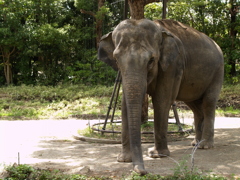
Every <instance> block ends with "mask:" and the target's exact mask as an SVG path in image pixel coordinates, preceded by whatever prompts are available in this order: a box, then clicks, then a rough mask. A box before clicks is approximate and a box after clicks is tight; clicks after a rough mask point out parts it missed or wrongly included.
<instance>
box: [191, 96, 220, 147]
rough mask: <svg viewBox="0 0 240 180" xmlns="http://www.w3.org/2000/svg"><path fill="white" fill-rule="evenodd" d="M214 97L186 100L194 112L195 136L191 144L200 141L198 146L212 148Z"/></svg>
mask: <svg viewBox="0 0 240 180" xmlns="http://www.w3.org/2000/svg"><path fill="white" fill-rule="evenodd" d="M216 102H217V100H216V98H214V97H211V96H204V97H203V99H201V100H196V101H192V102H186V104H187V105H188V106H189V107H190V108H191V109H192V111H193V113H194V125H195V130H196V136H195V139H194V141H193V142H192V145H193V146H195V145H196V144H197V143H199V142H201V143H200V144H199V145H198V147H199V148H203V149H204V148H213V143H214V140H213V137H214V121H215V107H216Z"/></svg>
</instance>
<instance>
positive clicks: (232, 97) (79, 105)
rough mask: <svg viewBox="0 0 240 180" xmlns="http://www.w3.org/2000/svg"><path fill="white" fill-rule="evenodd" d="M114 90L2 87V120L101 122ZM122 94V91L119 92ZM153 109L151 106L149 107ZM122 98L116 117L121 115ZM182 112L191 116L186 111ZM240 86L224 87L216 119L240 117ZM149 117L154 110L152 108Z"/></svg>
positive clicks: (84, 87)
mask: <svg viewBox="0 0 240 180" xmlns="http://www.w3.org/2000/svg"><path fill="white" fill-rule="evenodd" d="M112 91H113V87H106V86H94V87H88V86H85V85H60V86H55V87H46V86H26V85H22V86H8V87H1V88H0V119H7V120H18V119H49V118H53V119H65V118H71V117H74V118H81V119H99V118H101V119H102V118H104V117H105V115H106V112H107V108H108V106H109V101H110V97H111V94H112ZM120 94H121V92H120ZM149 107H151V105H150V106H149ZM120 109H121V97H119V98H118V103H117V108H116V113H115V115H116V116H117V117H120V115H121V111H120ZM179 110H180V111H179V112H181V113H183V114H184V115H185V114H191V113H189V112H190V111H189V110H186V108H183V109H179ZM239 114H240V84H237V85H225V86H224V87H223V89H222V92H221V95H220V99H219V102H218V107H217V111H216V115H217V116H239ZM149 116H150V118H152V117H153V110H152V108H149Z"/></svg>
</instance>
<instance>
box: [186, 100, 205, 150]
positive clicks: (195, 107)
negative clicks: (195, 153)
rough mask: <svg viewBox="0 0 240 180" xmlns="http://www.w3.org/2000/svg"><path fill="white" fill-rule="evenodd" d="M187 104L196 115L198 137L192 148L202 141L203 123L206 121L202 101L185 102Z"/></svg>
mask: <svg viewBox="0 0 240 180" xmlns="http://www.w3.org/2000/svg"><path fill="white" fill-rule="evenodd" d="M185 103H186V104H187V105H188V107H189V108H190V109H191V110H192V111H193V114H194V126H195V131H196V136H195V139H194V140H193V141H192V143H191V144H192V146H195V145H196V144H197V143H198V142H200V141H201V140H202V132H203V121H204V114H203V109H202V100H197V101H192V102H185Z"/></svg>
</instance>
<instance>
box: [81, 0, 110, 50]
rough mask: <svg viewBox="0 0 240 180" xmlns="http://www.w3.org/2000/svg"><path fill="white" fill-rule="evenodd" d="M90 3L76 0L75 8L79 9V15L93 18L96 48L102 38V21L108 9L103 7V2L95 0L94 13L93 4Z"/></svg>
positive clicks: (102, 0)
mask: <svg viewBox="0 0 240 180" xmlns="http://www.w3.org/2000/svg"><path fill="white" fill-rule="evenodd" d="M93 2H94V1H93ZM93 2H92V3H93ZM92 3H86V2H85V1H83V0H78V1H77V7H78V8H80V11H81V13H83V14H88V15H91V16H92V17H94V19H95V21H96V43H97V44H96V47H98V43H99V42H100V39H101V37H102V31H103V29H102V27H103V20H104V17H105V15H106V14H107V12H108V8H106V6H104V3H105V0H97V11H95V12H94V9H93V7H94V4H92ZM85 8H86V9H85Z"/></svg>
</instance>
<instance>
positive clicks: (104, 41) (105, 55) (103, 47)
mask: <svg viewBox="0 0 240 180" xmlns="http://www.w3.org/2000/svg"><path fill="white" fill-rule="evenodd" d="M113 51H114V44H113V42H112V33H111V32H110V33H108V34H106V35H104V36H102V38H101V41H100V43H99V48H98V59H99V60H101V61H103V62H105V63H106V64H108V65H109V66H111V67H112V68H113V69H114V70H115V71H117V70H118V66H117V64H116V61H115V59H114V58H113Z"/></svg>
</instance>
